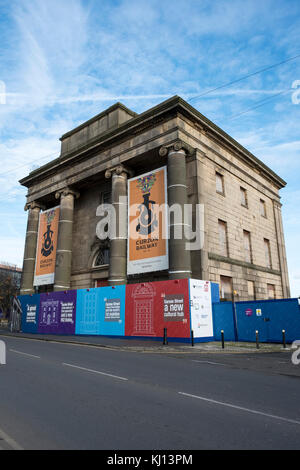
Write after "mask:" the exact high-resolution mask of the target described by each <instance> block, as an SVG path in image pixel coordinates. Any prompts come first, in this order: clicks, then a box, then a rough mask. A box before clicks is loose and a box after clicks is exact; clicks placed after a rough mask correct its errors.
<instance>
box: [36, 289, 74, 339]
mask: <svg viewBox="0 0 300 470" xmlns="http://www.w3.org/2000/svg"><path fill="white" fill-rule="evenodd" d="M76 297H77V291H76V290H68V291H59V292H51V293H47V294H40V298H41V301H40V313H39V325H38V333H46V334H60V335H74V334H75V315H76Z"/></svg>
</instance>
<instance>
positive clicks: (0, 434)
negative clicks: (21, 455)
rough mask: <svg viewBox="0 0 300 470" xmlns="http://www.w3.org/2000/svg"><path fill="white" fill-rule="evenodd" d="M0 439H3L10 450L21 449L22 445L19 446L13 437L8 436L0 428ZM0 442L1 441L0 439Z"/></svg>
mask: <svg viewBox="0 0 300 470" xmlns="http://www.w3.org/2000/svg"><path fill="white" fill-rule="evenodd" d="M0 439H1V440H3V441H4V442H5V443H6V444H8V446H9V447H10V448H11V449H12V450H23V447H21V446H20V445H19V444H18V443H17V442H16V441H15V440H14V439H12V438H11V437H9V436H8V435H7V434H6V433H5V432H4V431H2V429H1V428H0ZM0 442H1V441H0ZM0 450H3V449H1V447H0Z"/></svg>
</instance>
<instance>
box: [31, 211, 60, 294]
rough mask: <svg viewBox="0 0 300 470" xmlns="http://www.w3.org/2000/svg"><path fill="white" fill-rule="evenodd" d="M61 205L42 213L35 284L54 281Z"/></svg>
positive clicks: (39, 284)
mask: <svg viewBox="0 0 300 470" xmlns="http://www.w3.org/2000/svg"><path fill="white" fill-rule="evenodd" d="M58 222H59V207H54V208H52V209H49V210H47V211H44V212H42V213H41V214H40V220H39V232H38V243H37V251H36V262H35V273H34V283H33V284H34V286H41V285H45V284H53V283H54V273H55V261H56V245H57V235H58Z"/></svg>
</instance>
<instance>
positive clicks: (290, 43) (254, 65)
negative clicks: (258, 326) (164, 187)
mask: <svg viewBox="0 0 300 470" xmlns="http://www.w3.org/2000/svg"><path fill="white" fill-rule="evenodd" d="M0 44H1V48H0V80H1V81H2V83H4V84H5V87H6V100H5V101H6V102H5V104H0V156H1V169H0V215H1V220H2V224H1V225H0V260H4V261H8V262H12V263H15V264H18V265H20V266H21V265H22V258H23V248H24V236H25V230H26V221H27V214H26V213H25V212H24V211H23V208H24V204H25V195H26V188H22V187H21V186H20V185H19V184H18V180H19V179H20V178H21V177H23V176H25V175H27V174H28V172H29V171H30V170H31V169H33V168H35V166H37V165H38V166H40V165H42V164H44V163H47V162H48V161H49V160H51V159H52V158H54V157H56V156H58V154H59V150H60V147H59V143H60V142H59V137H60V136H61V135H62V134H63V133H65V132H66V131H68V130H70V129H72V128H73V127H75V126H76V125H78V124H80V123H81V122H83V121H85V120H87V119H89V118H90V117H92V116H93V115H95V114H97V113H99V112H100V111H102V110H104V109H105V108H107V107H108V106H110V105H111V104H113V103H114V102H116V101H122V102H123V103H124V104H125V105H126V106H128V107H129V108H131V109H132V110H134V111H136V112H142V111H144V110H146V109H148V108H149V107H151V106H154V105H156V104H158V103H160V102H162V101H163V100H165V99H167V98H168V97H171V96H173V95H175V94H177V95H180V96H181V97H182V98H184V99H186V100H188V101H189V102H190V103H191V104H192V105H193V106H195V107H196V108H197V109H198V110H199V111H200V112H201V113H203V114H204V115H206V116H207V117H208V118H209V119H211V120H212V121H214V122H215V123H216V124H218V125H219V126H220V127H221V128H222V129H224V130H225V131H226V132H228V133H229V134H230V135H231V136H233V137H234V138H235V139H236V140H238V141H239V142H240V143H241V144H243V145H244V146H245V147H246V148H247V149H249V150H250V151H251V152H252V153H254V155H256V156H257V157H258V158H260V159H261V160H262V161H263V162H264V163H266V164H267V165H269V166H270V167H271V168H272V169H273V170H274V171H275V172H277V173H278V174H279V175H280V176H281V177H282V178H283V179H285V180H286V181H287V183H288V184H287V187H286V188H285V189H283V190H282V191H281V195H282V203H283V220H284V229H285V239H286V245H287V255H288V265H289V273H290V282H291V287H292V295H294V296H298V295H300V250H299V233H300V217H299V206H300V185H299V173H300V159H299V154H300V126H299V122H300V119H299V118H300V104H298V105H297V104H295V103H293V101H292V90H291V87H292V84H293V83H294V82H295V80H300V58H298V60H293V61H290V62H287V63H286V64H283V65H281V66H278V67H274V68H272V69H271V70H269V71H267V72H264V73H262V74H257V75H254V76H253V77H250V78H248V79H246V80H242V81H240V82H238V83H235V84H233V85H232V86H230V87H225V88H221V89H219V90H217V91H215V92H214V93H209V94H207V95H205V96H203V97H202V98H198V99H196V98H195V97H196V96H197V95H199V94H202V93H204V92H206V91H208V90H210V89H212V88H215V87H218V86H220V85H223V84H225V83H227V82H230V81H233V80H236V79H237V78H239V77H242V76H244V75H247V74H250V73H252V72H255V71H256V70H259V69H263V68H265V67H267V66H269V65H272V64H275V63H278V62H281V61H284V60H286V59H287V58H289V57H294V56H296V55H297V54H300V2H299V0H263V1H261V2H259V1H258V0H231V1H228V0H226V1H224V0H209V1H206V0H159V1H158V0H123V1H121V0H120V1H113V0H81V1H80V0H31V1H30V2H29V1H28V0H24V1H23V0H9V1H6V0H0ZM0 92H1V90H0ZM280 92H284V93H282V94H281V95H279V96H277V97H276V98H274V99H272V96H273V95H275V94H277V93H280ZM267 98H271V99H270V101H269V102H268V101H266V102H265V103H264V105H263V106H260V107H257V108H255V109H252V110H251V111H249V112H246V113H244V111H247V110H248V109H249V108H253V107H255V106H256V105H257V104H260V103H261V101H262V100H265V99H267ZM299 98H300V93H299ZM2 101H3V100H2ZM2 101H1V100H0V103H1V102H2ZM240 113H243V114H240ZM239 114H240V115H239ZM237 115H238V116H237Z"/></svg>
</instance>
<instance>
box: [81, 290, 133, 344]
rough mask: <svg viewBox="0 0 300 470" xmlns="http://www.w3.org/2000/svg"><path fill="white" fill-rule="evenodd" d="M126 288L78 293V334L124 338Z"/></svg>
mask: <svg viewBox="0 0 300 470" xmlns="http://www.w3.org/2000/svg"><path fill="white" fill-rule="evenodd" d="M125 289H126V286H125V285H122V286H114V287H111V286H109V287H97V288H94V289H80V290H78V291H77V312H76V329H75V332H76V334H80V335H108V336H124V334H125Z"/></svg>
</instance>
